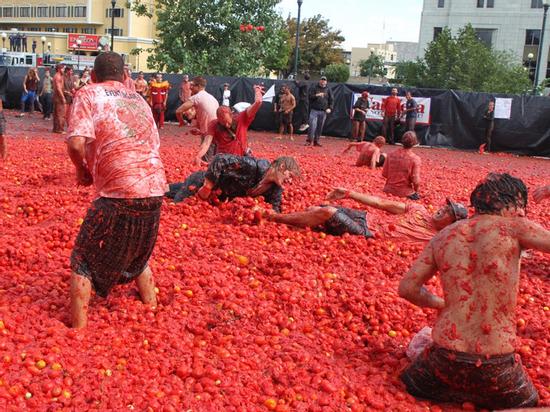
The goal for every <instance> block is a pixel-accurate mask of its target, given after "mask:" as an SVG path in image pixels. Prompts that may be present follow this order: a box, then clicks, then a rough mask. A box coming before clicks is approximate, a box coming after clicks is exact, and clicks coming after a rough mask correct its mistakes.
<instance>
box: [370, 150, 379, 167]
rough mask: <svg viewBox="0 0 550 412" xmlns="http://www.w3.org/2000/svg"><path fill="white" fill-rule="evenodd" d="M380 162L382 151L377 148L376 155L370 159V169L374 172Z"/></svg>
mask: <svg viewBox="0 0 550 412" xmlns="http://www.w3.org/2000/svg"><path fill="white" fill-rule="evenodd" d="M379 160H380V149H378V148H376V150H375V151H374V153H373V154H372V157H371V159H370V165H369V167H370V168H371V169H372V170H374V169H376V164H377V163H378V161H379Z"/></svg>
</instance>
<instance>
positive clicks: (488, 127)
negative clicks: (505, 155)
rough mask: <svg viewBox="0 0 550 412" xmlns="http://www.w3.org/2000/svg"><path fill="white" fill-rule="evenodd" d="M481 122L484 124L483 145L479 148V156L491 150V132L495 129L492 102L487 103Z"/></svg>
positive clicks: (493, 105) (493, 103) (493, 104)
mask: <svg viewBox="0 0 550 412" xmlns="http://www.w3.org/2000/svg"><path fill="white" fill-rule="evenodd" d="M483 121H484V122H485V143H483V144H482V145H481V146H479V153H480V154H483V153H485V152H490V151H491V150H492V148H491V139H492V137H493V130H494V129H495V102H494V101H493V100H491V101H490V102H489V106H488V107H487V111H486V112H485V114H484V115H483Z"/></svg>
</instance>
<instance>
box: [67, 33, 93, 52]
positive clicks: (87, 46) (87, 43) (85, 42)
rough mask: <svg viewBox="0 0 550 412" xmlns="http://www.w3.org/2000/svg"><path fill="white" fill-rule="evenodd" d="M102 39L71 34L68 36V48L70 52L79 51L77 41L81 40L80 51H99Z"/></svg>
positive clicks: (88, 35) (87, 35) (90, 35)
mask: <svg viewBox="0 0 550 412" xmlns="http://www.w3.org/2000/svg"><path fill="white" fill-rule="evenodd" d="M100 38H101V36H96V35H95V34H77V33H69V35H68V36H67V48H68V49H69V50H78V49H79V47H78V43H77V40H80V42H81V43H80V50H85V51H97V48H98V46H100V44H99V39H100Z"/></svg>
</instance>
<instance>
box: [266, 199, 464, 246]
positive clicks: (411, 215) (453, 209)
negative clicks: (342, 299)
mask: <svg viewBox="0 0 550 412" xmlns="http://www.w3.org/2000/svg"><path fill="white" fill-rule="evenodd" d="M337 199H353V200H355V201H357V202H360V203H362V204H365V205H368V206H371V207H374V208H376V209H380V210H384V211H386V212H388V213H390V214H393V215H397V216H398V217H399V218H398V220H397V221H396V222H394V223H390V224H385V223H382V222H380V223H378V222H376V223H375V224H374V228H375V231H376V232H377V233H380V236H383V237H388V238H392V239H394V240H400V241H404V242H420V243H425V242H428V241H429V240H430V239H431V238H432V237H433V236H434V235H435V234H436V233H437V232H439V231H440V230H441V229H443V228H445V227H446V226H448V225H450V224H451V223H454V222H456V221H457V220H460V219H465V218H466V217H467V216H468V210H467V209H466V207H465V206H464V205H462V204H460V203H455V202H453V201H451V200H449V199H448V200H447V204H446V205H445V206H443V207H442V208H440V209H439V210H438V211H437V212H436V213H435V214H433V215H432V214H431V213H430V212H429V211H428V210H427V209H426V208H425V207H424V206H421V205H418V204H414V203H405V202H399V201H394V200H389V199H383V198H380V197H377V196H372V195H367V194H363V193H358V192H354V191H350V190H346V189H344V188H336V189H334V190H333V191H332V192H330V193H329V194H328V196H327V200H337ZM264 216H265V218H266V219H267V220H270V221H272V222H276V223H284V224H287V225H292V226H297V227H310V228H312V229H319V230H322V231H324V232H326V233H328V234H329V235H334V236H341V235H343V234H344V233H349V234H351V235H360V236H365V237H372V236H373V235H372V233H371V232H370V231H369V229H368V227H367V214H366V212H365V211H362V210H355V209H350V208H346V207H340V206H328V205H321V206H313V207H311V208H309V209H307V210H305V211H303V212H295V213H288V214H281V213H273V212H272V211H264Z"/></svg>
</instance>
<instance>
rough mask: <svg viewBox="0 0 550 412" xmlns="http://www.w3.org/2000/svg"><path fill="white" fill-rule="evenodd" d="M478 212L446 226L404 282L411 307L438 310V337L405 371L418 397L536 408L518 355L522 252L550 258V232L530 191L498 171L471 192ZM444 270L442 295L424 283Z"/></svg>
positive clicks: (534, 392)
mask: <svg viewBox="0 0 550 412" xmlns="http://www.w3.org/2000/svg"><path fill="white" fill-rule="evenodd" d="M470 201H471V203H472V205H473V206H474V208H475V214H474V215H473V216H472V217H471V218H469V219H467V220H464V221H461V222H457V223H456V224H454V225H452V226H449V227H447V228H445V229H443V230H442V231H441V232H440V233H439V234H437V235H436V236H435V237H434V238H433V239H432V240H431V241H430V242H429V243H428V245H427V246H426V248H425V250H424V251H423V252H422V254H421V255H420V256H419V257H418V259H417V260H416V261H415V262H414V263H413V265H412V267H411V269H410V270H409V272H408V273H407V274H406V275H405V277H404V278H403V279H402V281H401V283H400V285H399V295H400V296H401V297H403V298H405V299H407V300H408V301H409V302H411V303H413V304H415V305H417V306H420V307H423V308H433V309H437V310H438V313H437V319H436V320H435V326H434V328H433V331H432V334H431V338H432V339H433V342H428V344H427V345H426V346H427V347H425V349H424V350H422V351H421V353H420V355H418V356H417V357H416V358H415V359H414V360H413V363H412V364H411V365H410V366H409V367H408V368H407V369H406V370H405V371H404V372H403V373H402V375H401V379H402V380H403V382H404V383H405V385H406V386H407V390H408V391H409V393H411V394H412V395H414V396H418V397H420V398H424V399H426V398H427V399H434V400H437V401H440V402H457V403H464V402H470V403H474V404H475V405H476V406H478V407H480V408H485V409H489V410H496V409H498V410H500V409H508V408H524V407H531V406H535V405H536V404H537V402H538V393H537V390H536V389H535V387H534V386H533V383H532V382H531V380H530V379H529V376H528V375H527V373H526V372H525V370H524V369H523V367H522V364H521V360H520V357H519V354H516V353H515V351H514V350H515V348H514V346H515V343H516V320H515V309H516V303H517V294H518V287H519V285H518V284H519V277H520V263H521V261H520V256H521V252H522V250H525V249H536V250H540V251H543V252H546V253H550V231H548V230H545V229H544V228H543V227H542V226H540V225H539V224H537V223H534V222H531V221H529V220H528V219H526V218H525V210H526V207H527V188H526V187H525V185H524V183H523V182H522V181H521V180H520V179H517V178H514V177H512V176H510V175H508V174H496V173H491V174H489V175H488V177H487V178H486V179H485V180H484V181H483V182H481V183H480V184H479V185H478V186H477V187H476V188H475V189H474V191H473V192H472V194H471V196H470ZM437 273H439V274H440V276H441V286H442V288H443V296H444V298H441V297H439V296H437V295H434V294H433V293H432V292H430V291H429V290H428V289H427V288H426V287H425V286H424V284H425V283H426V282H428V281H429V280H430V279H432V277H433V276H435V275H436V274H437Z"/></svg>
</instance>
